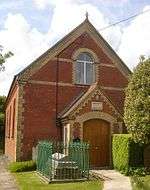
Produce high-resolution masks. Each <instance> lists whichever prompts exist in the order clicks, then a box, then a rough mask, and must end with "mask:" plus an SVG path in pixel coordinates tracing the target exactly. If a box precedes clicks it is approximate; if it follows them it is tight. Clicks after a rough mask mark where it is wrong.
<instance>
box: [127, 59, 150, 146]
mask: <svg viewBox="0 0 150 190" xmlns="http://www.w3.org/2000/svg"><path fill="white" fill-rule="evenodd" d="M149 113H150V58H149V59H147V60H145V59H144V58H143V57H142V59H141V61H140V63H139V65H138V66H137V67H136V69H135V70H134V72H133V74H132V76H131V79H130V82H129V84H128V87H127V89H126V98H125V112H124V121H125V124H126V126H127V129H128V132H129V133H131V134H132V137H133V139H134V141H135V142H139V143H142V144H148V143H150V114H149Z"/></svg>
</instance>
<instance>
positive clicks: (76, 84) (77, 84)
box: [74, 83, 92, 87]
mask: <svg viewBox="0 0 150 190" xmlns="http://www.w3.org/2000/svg"><path fill="white" fill-rule="evenodd" d="M74 85H75V86H87V87H88V86H91V85H92V84H80V83H74Z"/></svg>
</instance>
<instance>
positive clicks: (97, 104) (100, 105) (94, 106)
mask: <svg viewBox="0 0 150 190" xmlns="http://www.w3.org/2000/svg"><path fill="white" fill-rule="evenodd" d="M91 109H92V110H93V111H101V110H102V109H103V102H92V105H91Z"/></svg>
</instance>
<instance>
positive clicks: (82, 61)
mask: <svg viewBox="0 0 150 190" xmlns="http://www.w3.org/2000/svg"><path fill="white" fill-rule="evenodd" d="M93 63H94V60H93V57H92V56H91V55H90V54H89V53H87V52H83V53H80V54H79V55H78V57H77V60H76V63H75V65H76V67H75V82H76V83H77V84H92V83H94V81H95V72H94V64H93Z"/></svg>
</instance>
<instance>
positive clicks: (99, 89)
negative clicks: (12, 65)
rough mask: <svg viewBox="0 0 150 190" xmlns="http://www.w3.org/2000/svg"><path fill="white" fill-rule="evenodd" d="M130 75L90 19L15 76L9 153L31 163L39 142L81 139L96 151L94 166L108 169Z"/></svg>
mask: <svg viewBox="0 0 150 190" xmlns="http://www.w3.org/2000/svg"><path fill="white" fill-rule="evenodd" d="M130 73H131V72H130V70H129V69H128V67H127V66H126V65H125V64H124V63H123V61H122V60H121V59H120V58H119V56H118V55H117V54H116V53H115V51H114V50H113V49H112V48H111V47H110V45H109V44H108V43H107V42H106V41H105V40H104V39H103V37H102V36H101V35H100V34H99V32H98V31H97V30H96V29H95V28H94V26H93V25H92V24H91V23H90V21H89V20H88V18H86V19H85V20H84V21H83V22H82V23H81V24H80V25H79V26H77V27H76V28H75V29H74V30H72V31H71V32H70V33H69V34H67V35H66V36H65V37H64V38H63V39H61V40H60V41H58V42H57V43H56V44H55V45H54V46H53V47H51V48H50V49H49V50H48V51H46V52H45V53H44V54H43V55H41V56H40V57H39V58H38V59H36V60H35V61H33V62H32V63H31V64H30V65H29V66H28V67H26V68H25V69H24V70H22V71H21V72H20V73H19V74H17V75H15V77H14V80H13V82H12V85H11V87H10V90H9V93H8V97H7V102H6V133H5V134H6V135H5V154H6V155H7V156H8V157H9V158H10V159H11V160H14V161H20V160H29V159H31V155H32V147H34V146H36V145H37V143H38V141H39V140H45V139H55V140H59V141H64V142H65V143H68V142H69V141H71V140H74V141H75V140H81V141H82V140H83V141H86V142H90V145H91V146H93V147H94V148H93V152H92V155H93V156H92V158H91V162H92V164H93V166H110V165H111V136H112V134H114V133H125V132H126V129H125V126H124V123H123V105H124V88H125V87H126V86H127V84H128V77H129V75H130ZM99 155H101V156H99Z"/></svg>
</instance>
